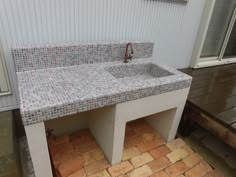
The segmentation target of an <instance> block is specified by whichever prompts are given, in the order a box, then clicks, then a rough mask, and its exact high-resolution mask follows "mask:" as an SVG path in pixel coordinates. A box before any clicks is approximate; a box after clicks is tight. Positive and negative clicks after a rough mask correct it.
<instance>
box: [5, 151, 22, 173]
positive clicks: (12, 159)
mask: <svg viewBox="0 0 236 177" xmlns="http://www.w3.org/2000/svg"><path fill="white" fill-rule="evenodd" d="M0 177H20V170H19V163H18V161H17V157H16V154H10V155H7V156H3V157H0Z"/></svg>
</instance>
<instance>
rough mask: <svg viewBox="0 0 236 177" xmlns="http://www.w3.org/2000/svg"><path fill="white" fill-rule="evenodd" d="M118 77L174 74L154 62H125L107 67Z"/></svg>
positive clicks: (158, 76)
mask: <svg viewBox="0 0 236 177" xmlns="http://www.w3.org/2000/svg"><path fill="white" fill-rule="evenodd" d="M105 70H106V71H107V72H109V73H110V74H111V75H112V76H113V77H115V78H116V79H122V80H123V79H124V80H128V79H135V80H136V79H138V80H140V79H142V80H147V79H155V78H160V77H166V76H170V75H173V74H172V73H170V72H169V71H166V70H165V69H163V68H161V67H159V66H158V65H156V64H153V63H142V64H123V65H118V66H110V67H107V68H105Z"/></svg>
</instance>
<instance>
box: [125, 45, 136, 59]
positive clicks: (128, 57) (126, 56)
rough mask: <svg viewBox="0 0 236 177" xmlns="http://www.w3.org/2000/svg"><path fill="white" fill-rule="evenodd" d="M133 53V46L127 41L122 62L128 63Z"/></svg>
mask: <svg viewBox="0 0 236 177" xmlns="http://www.w3.org/2000/svg"><path fill="white" fill-rule="evenodd" d="M129 46H130V47H131V54H128V51H129ZM133 54H134V50H133V46H132V44H131V43H128V44H127V45H126V51H125V60H124V63H128V62H129V60H132V58H133V56H132V55H133Z"/></svg>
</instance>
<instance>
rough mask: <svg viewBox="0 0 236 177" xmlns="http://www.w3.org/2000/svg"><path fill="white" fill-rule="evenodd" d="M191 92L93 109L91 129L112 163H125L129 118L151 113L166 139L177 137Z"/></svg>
mask: <svg viewBox="0 0 236 177" xmlns="http://www.w3.org/2000/svg"><path fill="white" fill-rule="evenodd" d="M188 92H189V88H187V89H182V90H177V91H173V92H168V93H164V94H161V95H156V96H150V97H146V98H142V99H138V100H133V101H129V102H125V103H121V104H117V105H115V106H110V107H107V108H103V109H97V110H94V111H92V112H91V114H90V116H89V119H90V123H89V126H90V130H91V132H92V133H93V135H94V136H95V138H96V140H97V142H98V144H99V145H100V147H101V148H102V150H103V152H104V154H105V156H106V157H107V159H108V160H109V162H110V163H111V164H112V165H114V164H117V163H120V162H121V158H122V152H123V145H124V134H125V125H126V123H127V122H129V121H132V120H135V119H139V118H143V117H147V116H148V117H147V118H146V120H147V121H148V122H149V123H150V125H151V126H152V127H153V128H154V129H156V130H157V131H158V132H159V133H160V134H161V135H162V136H163V138H164V139H165V140H166V141H168V142H169V141H171V140H173V139H174V138H175V136H176V132H177V129H178V126H179V122H180V119H181V115H182V112H183V108H184V105H185V102H186V99H187V95H188ZM157 113H158V114H157Z"/></svg>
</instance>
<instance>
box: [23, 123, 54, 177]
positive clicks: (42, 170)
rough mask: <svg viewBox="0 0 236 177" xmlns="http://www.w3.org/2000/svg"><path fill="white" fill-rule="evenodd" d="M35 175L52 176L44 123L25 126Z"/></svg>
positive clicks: (38, 176) (39, 176)
mask: <svg viewBox="0 0 236 177" xmlns="http://www.w3.org/2000/svg"><path fill="white" fill-rule="evenodd" d="M25 132H26V137H27V141H28V145H29V151H30V155H31V158H32V162H33V166H34V172H35V176H36V177H53V176H52V169H51V163H50V157H49V153H48V146H47V139H46V133H45V127H44V123H43V122H41V123H37V124H33V125H29V126H25Z"/></svg>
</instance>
